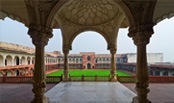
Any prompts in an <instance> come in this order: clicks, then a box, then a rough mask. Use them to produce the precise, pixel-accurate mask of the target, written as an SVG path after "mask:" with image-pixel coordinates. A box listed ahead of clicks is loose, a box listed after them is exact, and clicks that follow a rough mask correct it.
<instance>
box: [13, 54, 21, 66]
mask: <svg viewBox="0 0 174 103" xmlns="http://www.w3.org/2000/svg"><path fill="white" fill-rule="evenodd" d="M14 63H15V65H20V59H19V57H18V56H15V58H14Z"/></svg>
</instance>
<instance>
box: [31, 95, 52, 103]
mask: <svg viewBox="0 0 174 103" xmlns="http://www.w3.org/2000/svg"><path fill="white" fill-rule="evenodd" d="M31 103H49V98H48V97H46V96H44V97H43V98H34V100H33V101H31Z"/></svg>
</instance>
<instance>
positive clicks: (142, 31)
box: [128, 23, 154, 45]
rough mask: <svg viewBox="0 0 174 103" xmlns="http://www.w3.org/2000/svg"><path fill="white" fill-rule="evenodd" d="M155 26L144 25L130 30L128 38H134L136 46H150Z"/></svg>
mask: <svg viewBox="0 0 174 103" xmlns="http://www.w3.org/2000/svg"><path fill="white" fill-rule="evenodd" d="M153 33H154V32H153V24H152V23H150V24H143V25H138V26H135V27H130V28H129V33H128V36H129V37H132V38H133V40H134V44H135V45H139V44H145V45H146V44H148V43H149V39H150V37H151V35H152V34H153Z"/></svg>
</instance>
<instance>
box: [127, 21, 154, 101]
mask: <svg viewBox="0 0 174 103" xmlns="http://www.w3.org/2000/svg"><path fill="white" fill-rule="evenodd" d="M152 34H153V25H151V24H149V25H141V26H137V27H136V28H129V36H131V37H133V40H134V44H135V45H136V46H137V64H136V78H137V80H136V87H135V89H136V91H137V96H136V97H134V98H133V103H151V102H150V101H149V100H148V99H147V94H148V92H149V91H150V90H149V89H148V86H149V74H148V66H147V53H146V45H147V44H148V43H149V40H150V37H151V35H152Z"/></svg>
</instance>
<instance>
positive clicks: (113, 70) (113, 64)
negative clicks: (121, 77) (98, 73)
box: [110, 47, 117, 82]
mask: <svg viewBox="0 0 174 103" xmlns="http://www.w3.org/2000/svg"><path fill="white" fill-rule="evenodd" d="M110 53H111V71H110V72H111V81H112V82H116V81H117V77H116V61H115V54H116V48H115V47H114V48H111V49H110Z"/></svg>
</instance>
